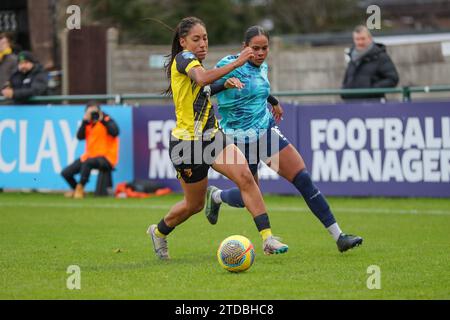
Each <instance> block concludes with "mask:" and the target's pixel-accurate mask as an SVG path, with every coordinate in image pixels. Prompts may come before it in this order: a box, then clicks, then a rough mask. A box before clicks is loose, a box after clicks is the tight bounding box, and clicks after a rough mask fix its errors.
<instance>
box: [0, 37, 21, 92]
mask: <svg viewBox="0 0 450 320" xmlns="http://www.w3.org/2000/svg"><path fill="white" fill-rule="evenodd" d="M16 68H17V56H16V55H15V54H14V53H13V50H12V48H11V37H10V36H9V35H8V34H7V33H5V32H1V33H0V88H4V87H5V86H6V84H7V82H8V81H9V78H10V77H11V76H12V74H13V73H14V71H16Z"/></svg>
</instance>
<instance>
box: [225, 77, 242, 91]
mask: <svg viewBox="0 0 450 320" xmlns="http://www.w3.org/2000/svg"><path fill="white" fill-rule="evenodd" d="M224 86H225V88H227V89H232V88H236V89H242V88H243V87H244V86H245V85H244V84H243V83H242V82H241V80H239V79H238V78H235V77H233V78H229V79H227V81H225V84H224Z"/></svg>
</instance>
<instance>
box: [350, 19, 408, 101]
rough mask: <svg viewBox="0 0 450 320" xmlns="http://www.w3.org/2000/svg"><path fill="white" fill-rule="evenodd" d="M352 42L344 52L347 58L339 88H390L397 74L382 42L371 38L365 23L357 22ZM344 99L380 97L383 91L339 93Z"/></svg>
mask: <svg viewBox="0 0 450 320" xmlns="http://www.w3.org/2000/svg"><path fill="white" fill-rule="evenodd" d="M353 42H354V46H353V47H352V48H351V50H350V52H349V53H348V55H349V58H350V62H349V63H348V66H347V70H346V72H345V76H344V81H343V86H342V87H343V88H344V89H356V88H393V87H395V86H396V85H397V84H398V81H399V78H398V73H397V70H396V68H395V65H394V63H393V62H392V60H391V58H390V57H389V56H388V54H387V53H386V47H385V46H384V45H383V44H379V43H375V42H373V39H372V35H371V34H370V31H369V30H368V29H367V27H365V26H357V27H356V28H355V30H354V31H353ZM342 98H343V99H345V100H348V99H359V100H361V99H380V98H384V94H367V95H357V96H355V95H342Z"/></svg>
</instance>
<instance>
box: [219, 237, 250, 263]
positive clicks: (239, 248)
mask: <svg viewBox="0 0 450 320" xmlns="http://www.w3.org/2000/svg"><path fill="white" fill-rule="evenodd" d="M217 259H218V260H219V264H220V265H221V266H222V267H223V268H224V269H225V270H228V271H230V272H242V271H245V270H248V269H249V268H250V267H251V266H252V264H253V262H254V261H255V249H254V247H253V244H252V243H251V241H250V240H249V239H247V238H246V237H244V236H240V235H233V236H230V237H228V238H226V239H225V240H223V241H222V242H221V243H220V246H219V249H218V250H217Z"/></svg>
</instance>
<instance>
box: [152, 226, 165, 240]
mask: <svg viewBox="0 0 450 320" xmlns="http://www.w3.org/2000/svg"><path fill="white" fill-rule="evenodd" d="M155 234H156V236H157V237H158V238H165V237H166V235H165V234H162V233H161V232H160V231H159V230H158V228H156V229H155Z"/></svg>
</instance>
